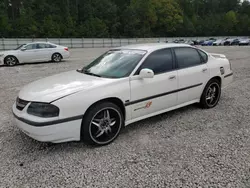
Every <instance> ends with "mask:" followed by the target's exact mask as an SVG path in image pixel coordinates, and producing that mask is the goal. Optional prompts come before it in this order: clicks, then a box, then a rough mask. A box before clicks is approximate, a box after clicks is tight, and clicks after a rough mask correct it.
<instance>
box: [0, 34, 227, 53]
mask: <svg viewBox="0 0 250 188" xmlns="http://www.w3.org/2000/svg"><path fill="white" fill-rule="evenodd" d="M208 38H212V37H178V38H176V37H175V38H174V37H164V38H2V39H0V50H10V49H15V48H16V47H18V46H20V45H22V44H27V43H30V42H39V41H40V42H45V41H48V42H51V43H55V44H59V45H62V46H67V47H69V48H104V47H107V48H109V47H118V46H124V45H128V44H137V43H155V42H166V41H168V42H172V41H174V40H176V39H184V40H197V39H198V40H205V39H208ZM213 38H226V37H223V36H220V37H213Z"/></svg>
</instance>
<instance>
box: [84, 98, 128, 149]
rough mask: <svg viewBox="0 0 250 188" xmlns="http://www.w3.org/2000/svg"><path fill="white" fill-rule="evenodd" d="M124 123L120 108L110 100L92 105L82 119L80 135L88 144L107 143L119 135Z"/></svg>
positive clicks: (100, 144)
mask: <svg viewBox="0 0 250 188" xmlns="http://www.w3.org/2000/svg"><path fill="white" fill-rule="evenodd" d="M123 124H124V118H123V114H122V112H121V109H120V108H119V107H118V106H117V105H115V104H113V103H110V102H102V103H98V104H96V105H94V106H92V107H91V108H90V109H89V110H88V111H87V113H86V115H85V117H84V118H83V121H82V128H81V137H82V139H83V141H84V142H86V143H87V144H90V145H99V146H102V145H107V144H110V143H111V142H113V141H114V140H115V139H116V138H117V136H118V135H119V133H120V131H121V128H122V126H123Z"/></svg>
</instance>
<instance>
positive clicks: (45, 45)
mask: <svg viewBox="0 0 250 188" xmlns="http://www.w3.org/2000/svg"><path fill="white" fill-rule="evenodd" d="M69 57H70V53H69V49H68V47H65V46H60V45H56V44H52V43H49V42H33V43H28V44H23V45H21V46H19V47H18V48H16V49H15V50H9V51H2V52H0V64H5V65H8V66H14V65H16V64H19V63H35V62H46V61H53V62H60V61H61V60H62V59H67V58H69Z"/></svg>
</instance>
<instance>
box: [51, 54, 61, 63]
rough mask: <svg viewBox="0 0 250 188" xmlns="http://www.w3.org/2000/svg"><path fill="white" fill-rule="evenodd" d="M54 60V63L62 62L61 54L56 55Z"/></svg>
mask: <svg viewBox="0 0 250 188" xmlns="http://www.w3.org/2000/svg"><path fill="white" fill-rule="evenodd" d="M52 59H53V61H54V62H60V61H61V60H62V58H61V55H60V54H54V55H53V58H52Z"/></svg>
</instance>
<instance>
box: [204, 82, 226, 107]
mask: <svg viewBox="0 0 250 188" xmlns="http://www.w3.org/2000/svg"><path fill="white" fill-rule="evenodd" d="M220 85H221V84H220V82H219V81H218V80H217V79H212V80H210V81H209V82H208V84H207V85H206V87H205V89H204V91H203V93H202V96H201V100H200V105H201V107H202V108H206V109H209V108H214V107H215V106H216V105H217V104H218V102H219V100H220V97H221V86H220Z"/></svg>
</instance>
